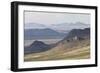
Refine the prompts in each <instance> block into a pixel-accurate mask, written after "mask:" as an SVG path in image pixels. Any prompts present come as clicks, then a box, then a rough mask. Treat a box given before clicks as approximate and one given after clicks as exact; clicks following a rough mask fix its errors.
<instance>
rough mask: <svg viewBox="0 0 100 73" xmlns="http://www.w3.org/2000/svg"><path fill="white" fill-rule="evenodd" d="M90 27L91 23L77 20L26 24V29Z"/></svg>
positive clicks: (64, 29)
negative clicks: (74, 21) (73, 21)
mask: <svg viewBox="0 0 100 73" xmlns="http://www.w3.org/2000/svg"><path fill="white" fill-rule="evenodd" d="M87 27H88V28H89V27H90V24H86V23H82V22H76V23H67V22H65V23H59V24H40V23H27V24H25V29H46V28H50V29H53V30H58V31H59V30H63V31H66V30H72V29H74V28H75V29H82V28H87Z"/></svg>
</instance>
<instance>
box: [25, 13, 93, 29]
mask: <svg viewBox="0 0 100 73" xmlns="http://www.w3.org/2000/svg"><path fill="white" fill-rule="evenodd" d="M90 16H91V15H90V14H82V13H81V14H79V13H59V12H36V11H25V12H24V17H25V18H24V23H25V28H35V27H36V28H38V26H39V28H41V27H45V28H47V27H51V28H53V27H56V28H58V27H59V28H60V26H61V27H62V29H63V27H64V26H67V28H68V29H71V28H72V27H73V28H74V27H77V28H78V27H79V28H82V27H83V28H85V27H89V26H90ZM35 23H36V24H37V25H35ZM76 23H79V24H78V25H75V24H76ZM59 24H64V25H59ZM69 24H71V26H70V25H69ZM40 26H41V27H40ZM68 26H70V27H68ZM59 28H58V29H59Z"/></svg>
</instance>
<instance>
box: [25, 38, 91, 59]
mask: <svg viewBox="0 0 100 73" xmlns="http://www.w3.org/2000/svg"><path fill="white" fill-rule="evenodd" d="M87 58H90V45H89V40H84V41H81V42H80V41H73V42H71V43H68V42H63V43H59V44H58V45H57V46H56V47H54V48H52V49H51V50H48V51H46V52H42V53H36V54H29V55H25V57H24V60H25V61H45V60H60V59H68V60H70V59H87Z"/></svg>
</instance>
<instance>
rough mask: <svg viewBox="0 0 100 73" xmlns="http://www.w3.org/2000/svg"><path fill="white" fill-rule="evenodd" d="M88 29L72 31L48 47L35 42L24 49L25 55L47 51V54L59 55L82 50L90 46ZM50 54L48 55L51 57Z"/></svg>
mask: <svg viewBox="0 0 100 73" xmlns="http://www.w3.org/2000/svg"><path fill="white" fill-rule="evenodd" d="M89 40H90V28H85V29H73V30H71V31H70V32H69V33H68V34H67V36H66V37H64V38H63V39H62V40H61V41H59V42H57V43H55V44H52V45H48V44H45V43H43V42H42V41H35V42H33V43H32V44H31V45H30V46H28V47H25V54H30V53H42V52H45V51H47V52H48V53H51V54H52V52H53V53H57V54H58V53H61V51H63V52H67V51H68V50H72V49H76V48H83V47H87V46H89V45H90V41H89ZM51 54H50V55H51Z"/></svg>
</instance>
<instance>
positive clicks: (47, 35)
mask: <svg viewBox="0 0 100 73" xmlns="http://www.w3.org/2000/svg"><path fill="white" fill-rule="evenodd" d="M65 35H66V33H60V32H57V31H55V30H52V29H49V28H46V29H25V30H24V36H25V37H24V38H25V39H52V38H53V39H54V38H62V37H64V36H65Z"/></svg>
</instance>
